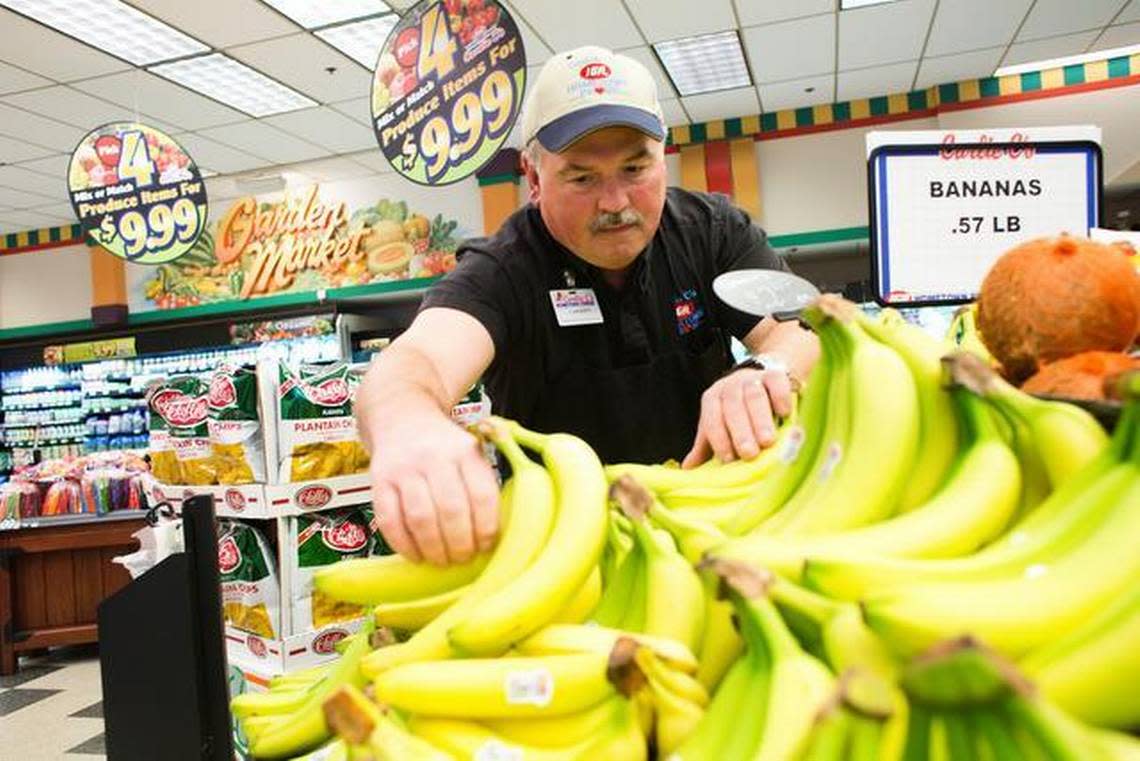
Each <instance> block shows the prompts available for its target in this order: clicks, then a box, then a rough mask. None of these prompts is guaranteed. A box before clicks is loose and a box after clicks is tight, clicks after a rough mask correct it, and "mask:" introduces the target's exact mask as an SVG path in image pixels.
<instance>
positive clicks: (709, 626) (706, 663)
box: [696, 588, 744, 692]
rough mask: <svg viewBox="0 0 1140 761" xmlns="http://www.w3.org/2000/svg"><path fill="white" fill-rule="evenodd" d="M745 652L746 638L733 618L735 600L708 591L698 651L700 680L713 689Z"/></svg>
mask: <svg viewBox="0 0 1140 761" xmlns="http://www.w3.org/2000/svg"><path fill="white" fill-rule="evenodd" d="M743 652H744V640H743V639H741V638H740V632H738V631H737V630H736V625H735V624H734V623H733V620H732V603H730V602H729V601H728V600H718V599H717V596H716V594H715V589H714V590H713V591H712V593H710V590H709V589H707V588H706V590H705V633H704V636H703V637H702V638H701V649H700V651H699V652H698V653H697V661H698V663H699V664H700V665H699V666H698V667H697V673H696V677H697V681H698V682H700V683H701V684H702V685H703V686H704V688H705V689H706V690H707V691H709V692H712V691H713V690H715V689H717V687H718V686H719V685H720V683H721V680H722V679H723V678H724V676H725V674H727V673H728V670H729V669H730V668H731V667H732V664H733V663H734V662H735V661H736V660H737V659H738V658H739V657H740V654H741V653H743Z"/></svg>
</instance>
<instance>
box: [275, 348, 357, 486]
mask: <svg viewBox="0 0 1140 761" xmlns="http://www.w3.org/2000/svg"><path fill="white" fill-rule="evenodd" d="M278 372H279V378H278V387H277V433H278V452H279V456H280V463H279V468H278V481H279V482H280V483H292V482H296V481H312V480H318V479H322V478H331V477H333V476H347V475H351V474H353V473H361V472H363V471H366V470H367V469H368V452H367V450H365V448H364V444H363V443H362V442H361V441H360V436H359V434H358V433H357V430H356V418H355V417H353V412H352V404H353V397H354V396H355V392H356V387H357V386H358V385H359V374H358V372H357V371H356V370H353V369H350V368H349V366H348V365H347V364H345V363H343V362H337V363H333V364H329V365H302V366H301V367H300V368H298V369H296V370H294V369H291V368H289V367H287V366H286V365H284V364H282V365H280V368H279V371H278Z"/></svg>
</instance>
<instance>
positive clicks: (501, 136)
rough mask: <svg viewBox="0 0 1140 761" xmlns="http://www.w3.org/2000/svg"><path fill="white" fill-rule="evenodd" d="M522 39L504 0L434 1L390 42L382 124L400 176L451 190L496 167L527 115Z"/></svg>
mask: <svg viewBox="0 0 1140 761" xmlns="http://www.w3.org/2000/svg"><path fill="white" fill-rule="evenodd" d="M525 86H526V54H525V52H524V50H523V41H522V37H521V36H520V35H519V30H518V27H517V26H515V22H514V20H513V19H512V18H511V16H510V14H509V13H507V10H506V9H505V8H504V7H503V6H501V5H499V3H497V2H495V1H494V0H426V1H425V2H421V3H419V4H418V5H416V6H415V7H414V8H412V9H411V10H409V11H408V12H407V13H406V14H404V16H403V18H401V19H400V23H398V24H397V25H396V28H395V29H393V30H392V33H391V34H390V35H389V36H388V39H387V41H386V42H385V43H384V47H383V48H381V50H380V58H379V60H378V61H377V62H376V72H375V76H373V78H372V125H373V127H374V129H375V130H376V139H377V140H378V141H379V143H380V150H381V151H383V153H384V156H385V157H386V158H387V159H388V161H389V162H390V163H391V164H392V166H393V167H395V169H396V171H397V172H399V173H400V174H402V175H403V176H404V177H407V178H408V179H409V180H412V181H413V182H418V183H420V184H421V185H448V184H450V183H453V182H458V181H459V180H462V179H463V178H464V177H468V176H469V175H471V174H473V173H475V172H476V171H477V170H478V169H479V168H480V167H482V166H483V165H484V164H486V163H487V162H488V161H490V160H491V159H492V158H493V157H494V155H495V153H496V152H497V151H498V150H499V147H500V146H501V145H502V144H503V141H504V140H505V139H506V137H507V134H508V133H509V132H510V130H511V126H512V125H513V124H514V123H515V119H517V118H518V114H519V108H520V106H521V103H522V95H523V89H524V88H525Z"/></svg>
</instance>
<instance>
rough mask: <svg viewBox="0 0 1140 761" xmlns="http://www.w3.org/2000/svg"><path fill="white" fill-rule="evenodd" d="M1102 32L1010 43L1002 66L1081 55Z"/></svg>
mask: <svg viewBox="0 0 1140 761" xmlns="http://www.w3.org/2000/svg"><path fill="white" fill-rule="evenodd" d="M1098 34H1100V32H1099V30H1093V31H1091V32H1081V33H1080V34H1067V35H1063V36H1061V37H1049V38H1048V39H1044V40H1034V41H1033V42H1019V43H1017V44H1016V45H1010V47H1009V51H1008V52H1007V53H1006V54H1005V58H1003V59H1002V62H1001V65H1002V66H1014V65H1016V64H1019V63H1031V62H1033V61H1042V60H1045V59H1048V58H1061V57H1063V56H1070V55H1080V54H1081V53H1083V52H1085V50H1086V49H1087V48H1088V46H1089V45H1090V44H1091V43H1092V41H1093V40H1095V39H1096V37H1097V35H1098Z"/></svg>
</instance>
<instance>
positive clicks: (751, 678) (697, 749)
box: [670, 655, 757, 761]
mask: <svg viewBox="0 0 1140 761" xmlns="http://www.w3.org/2000/svg"><path fill="white" fill-rule="evenodd" d="M756 668H757V666H756V663H755V661H754V660H753V659H752V658H751V657H750V656H749V655H745V656H743V657H741V658H738V659H737V660H736V662H735V663H733V664H732V667H731V668H730V669H729V670H728V673H727V674H725V677H724V680H723V681H722V682H721V685H720V688H719V689H718V690H717V691H716V694H715V695H713V698H712V702H710V703H709V707H708V710H707V711H706V712H705V715H704V718H703V719H701V722H700V723H699V724H698V725H697V726H696V728H695V729H694V730H693V733H692V734H691V735H689V736H688V737H687V738H686V739H685V741H684V742H683V743H682V744H681V745H680V746H679V747H678V748H677V749H676V751H675V752H674V753H673V755H672V756H671V757H670V758H673V759H678V761H680V760H681V759H692V760H693V761H700V760H701V759H712V758H727V757H728V756H725V755H724V754H723V753H722V749H723V747H724V745H725V744H726V742H727V740H728V738H729V737H730V736H732V735H733V734H734V733H735V732H737V731H740V728H739V727H737V726H736V722H737V720H738V719H739V717H740V716H741V713H740V710H741V708H742V707H743V705H744V704H745V699H746V696H747V695H748V694H749V693H750V691H752V690H754V689H757V685H756V681H757V679H756V673H755V672H756ZM750 715H754V714H750Z"/></svg>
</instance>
